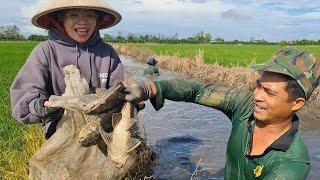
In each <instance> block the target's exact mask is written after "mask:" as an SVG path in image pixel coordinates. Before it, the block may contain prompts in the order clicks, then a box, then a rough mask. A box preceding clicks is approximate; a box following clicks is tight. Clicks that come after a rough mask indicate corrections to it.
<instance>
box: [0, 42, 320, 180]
mask: <svg viewBox="0 0 320 180" xmlns="http://www.w3.org/2000/svg"><path fill="white" fill-rule="evenodd" d="M37 44H38V42H1V41H0V67H1V71H0V73H1V74H0V82H1V83H0V108H1V110H0V118H1V119H0V179H26V178H27V175H28V170H27V161H28V159H29V157H30V156H31V155H32V153H33V152H34V151H35V150H36V149H37V148H36V147H37V146H38V145H41V143H43V137H42V134H41V132H40V130H39V129H40V128H39V127H40V126H39V125H38V126H25V125H22V124H20V123H18V122H16V121H15V120H14V119H13V118H12V116H11V107H10V96H9V88H10V85H11V84H12V82H13V80H14V78H15V76H16V74H17V73H18V71H19V69H20V68H21V67H22V66H23V64H24V63H25V60H26V59H27V58H28V55H29V54H30V52H31V50H32V49H33V48H34V47H35V46H36V45H37ZM130 46H136V47H140V48H150V49H151V50H152V51H154V52H155V53H156V54H158V55H160V54H163V55H178V56H181V57H191V58H192V57H194V56H195V55H196V53H197V52H198V51H199V50H201V51H203V54H204V59H205V62H206V63H215V62H216V63H218V64H221V65H223V66H234V65H241V66H247V65H248V64H250V63H252V62H257V63H261V62H264V61H266V60H267V59H268V58H270V57H271V56H272V55H273V54H274V53H275V52H277V51H278V50H280V49H281V48H282V47H281V46H276V45H273V46H271V45H208V44H204V45H202V44H200V45H190V44H178V45H176V44H130ZM298 47H299V48H301V49H307V50H309V51H311V52H313V53H315V54H316V55H317V57H320V49H319V48H320V46H298ZM30 76H32V74H30Z"/></svg>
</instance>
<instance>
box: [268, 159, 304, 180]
mask: <svg viewBox="0 0 320 180" xmlns="http://www.w3.org/2000/svg"><path fill="white" fill-rule="evenodd" d="M309 170H310V164H308V163H303V162H290V163H289V162H288V163H282V164H280V165H279V166H277V167H275V168H274V169H272V170H271V171H269V172H270V173H269V174H267V175H266V176H264V178H263V179H264V180H273V179H277V180H282V179H283V180H287V179H290V180H303V179H306V177H307V175H308V172H309Z"/></svg>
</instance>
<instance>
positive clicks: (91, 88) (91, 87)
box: [87, 46, 95, 92]
mask: <svg viewBox="0 0 320 180" xmlns="http://www.w3.org/2000/svg"><path fill="white" fill-rule="evenodd" d="M87 56H88V57H89V64H90V65H89V67H90V79H89V89H90V91H91V92H94V91H95V89H94V88H93V86H92V81H91V78H92V63H91V56H90V54H89V47H88V46H87Z"/></svg>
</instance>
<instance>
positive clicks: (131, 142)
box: [126, 138, 141, 153]
mask: <svg viewBox="0 0 320 180" xmlns="http://www.w3.org/2000/svg"><path fill="white" fill-rule="evenodd" d="M140 144H141V141H140V140H139V139H136V138H131V139H130V140H129V144H128V147H129V149H128V150H126V152H127V153H130V152H131V151H133V150H134V149H136V148H137V147H138V146H139V145H140Z"/></svg>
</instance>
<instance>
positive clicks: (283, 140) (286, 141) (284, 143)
mask: <svg viewBox="0 0 320 180" xmlns="http://www.w3.org/2000/svg"><path fill="white" fill-rule="evenodd" d="M298 128H299V118H298V116H296V115H294V116H293V119H292V126H291V128H290V129H289V130H288V131H287V132H285V133H284V134H283V135H282V136H280V137H279V138H278V139H277V140H276V141H274V142H273V143H272V144H271V145H270V146H269V148H270V149H274V150H280V151H283V152H285V151H287V150H288V149H289V147H290V145H291V144H292V142H293V139H294V135H295V134H296V133H297V132H298Z"/></svg>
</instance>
